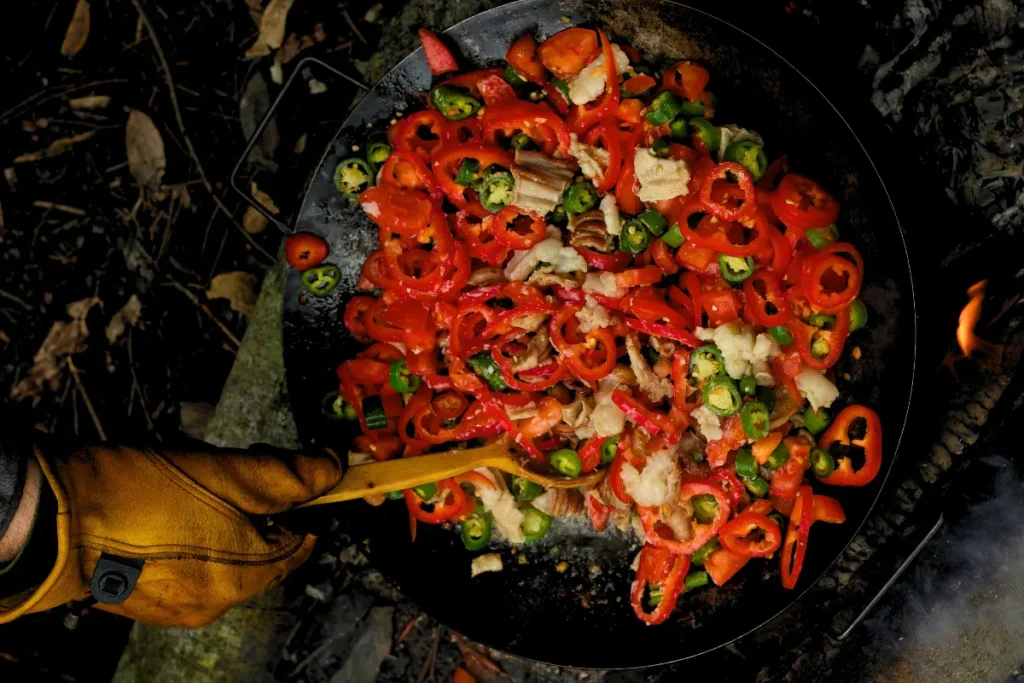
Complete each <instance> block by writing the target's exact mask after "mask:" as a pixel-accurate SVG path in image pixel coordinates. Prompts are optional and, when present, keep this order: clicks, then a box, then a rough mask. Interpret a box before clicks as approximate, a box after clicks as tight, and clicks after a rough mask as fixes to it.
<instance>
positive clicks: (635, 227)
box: [619, 218, 651, 254]
mask: <svg viewBox="0 0 1024 683" xmlns="http://www.w3.org/2000/svg"><path fill="white" fill-rule="evenodd" d="M650 243H651V233H650V232H648V230H647V227H646V226H644V224H643V222H642V221H641V220H640V219H639V218H631V219H630V220H629V221H628V222H627V223H626V226H625V227H624V228H623V229H622V234H621V235H619V249H621V250H622V251H624V252H626V253H627V254H642V253H643V252H644V250H645V249H647V246H648V245H649V244H650Z"/></svg>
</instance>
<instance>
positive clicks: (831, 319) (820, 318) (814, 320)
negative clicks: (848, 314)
mask: <svg viewBox="0 0 1024 683" xmlns="http://www.w3.org/2000/svg"><path fill="white" fill-rule="evenodd" d="M807 324H808V325H811V326H812V327H817V328H818V329H819V330H831V329H832V328H833V327H835V324H836V317H835V316H834V315H828V314H827V313H812V314H811V315H809V316H807Z"/></svg>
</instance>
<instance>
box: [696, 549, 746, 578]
mask: <svg viewBox="0 0 1024 683" xmlns="http://www.w3.org/2000/svg"><path fill="white" fill-rule="evenodd" d="M747 562H750V558H749V557H747V556H746V555H738V554H736V553H734V552H732V551H731V550H727V549H725V548H719V549H718V550H716V551H715V552H713V553H711V555H710V556H708V558H707V559H706V560H704V571H706V572H707V573H708V576H710V577H711V580H712V581H714V582H715V585H716V586H724V585H725V584H726V582H727V581H728V580H729V579H731V578H732V577H734V576H736V573H737V572H738V571H739V570H741V569H743V567H745V566H746V565H747Z"/></svg>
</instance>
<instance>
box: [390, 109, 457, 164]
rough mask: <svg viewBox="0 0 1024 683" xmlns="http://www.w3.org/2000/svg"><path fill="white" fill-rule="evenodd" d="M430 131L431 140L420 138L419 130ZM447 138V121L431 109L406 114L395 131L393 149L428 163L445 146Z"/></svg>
mask: <svg viewBox="0 0 1024 683" xmlns="http://www.w3.org/2000/svg"><path fill="white" fill-rule="evenodd" d="M421 128H426V129H427V130H429V131H430V133H431V135H433V136H434V137H432V138H429V139H428V138H423V137H420V129H421ZM447 137H448V119H446V118H445V117H444V116H442V115H441V113H440V112H438V111H435V110H433V109H424V110H422V111H418V112H414V113H412V114H408V115H406V116H405V118H403V119H401V120H400V121H399V122H398V127H397V128H396V129H395V149H397V150H398V151H399V152H412V153H414V154H417V155H419V156H420V158H422V159H423V160H424V161H430V160H431V159H432V158H433V156H434V154H436V153H437V152H438V151H439V150H440V149H441V148H442V147H444V145H445V140H446V139H447Z"/></svg>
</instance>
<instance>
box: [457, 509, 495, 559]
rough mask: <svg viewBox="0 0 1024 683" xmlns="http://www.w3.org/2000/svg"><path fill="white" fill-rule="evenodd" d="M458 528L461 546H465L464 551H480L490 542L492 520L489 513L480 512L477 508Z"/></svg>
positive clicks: (492, 527) (492, 526)
mask: <svg viewBox="0 0 1024 683" xmlns="http://www.w3.org/2000/svg"><path fill="white" fill-rule="evenodd" d="M459 526H460V529H459V531H460V534H461V535H462V545H464V546H466V550H480V549H482V548H486V547H487V545H488V544H489V543H490V542H491V533H492V531H493V529H494V519H493V518H492V517H491V513H490V512H481V511H480V509H479V508H478V509H477V511H476V512H474V513H473V514H472V515H470V516H469V517H467V518H466V519H464V520H462V522H460V524H459Z"/></svg>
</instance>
